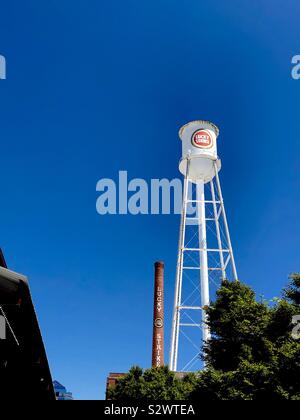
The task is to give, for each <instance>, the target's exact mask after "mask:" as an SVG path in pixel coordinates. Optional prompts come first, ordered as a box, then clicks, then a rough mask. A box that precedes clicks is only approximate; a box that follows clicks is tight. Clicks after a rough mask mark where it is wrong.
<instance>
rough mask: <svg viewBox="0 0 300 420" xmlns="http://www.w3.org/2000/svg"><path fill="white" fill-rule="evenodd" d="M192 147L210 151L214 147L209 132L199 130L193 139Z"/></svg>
mask: <svg viewBox="0 0 300 420" xmlns="http://www.w3.org/2000/svg"><path fill="white" fill-rule="evenodd" d="M192 145H193V146H195V147H199V148H200V149H208V148H209V147H211V146H212V138H211V136H210V134H209V132H208V131H206V130H197V131H196V132H195V133H194V134H193V137H192Z"/></svg>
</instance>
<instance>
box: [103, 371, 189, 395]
mask: <svg viewBox="0 0 300 420" xmlns="http://www.w3.org/2000/svg"><path fill="white" fill-rule="evenodd" d="M195 384H196V378H195V375H194V374H189V375H186V376H185V377H183V378H179V377H178V376H177V375H175V373H174V372H171V371H170V370H169V368H168V367H167V366H163V367H160V368H151V369H146V370H145V371H143V370H142V369H141V368H139V367H132V368H131V369H130V371H129V373H128V374H127V375H125V376H124V377H123V378H121V379H120V380H119V381H118V383H117V385H116V387H115V388H111V389H110V390H109V392H108V398H110V399H112V400H120V399H135V400H181V399H187V398H188V396H189V395H190V393H191V391H192V390H193V389H194V387H195Z"/></svg>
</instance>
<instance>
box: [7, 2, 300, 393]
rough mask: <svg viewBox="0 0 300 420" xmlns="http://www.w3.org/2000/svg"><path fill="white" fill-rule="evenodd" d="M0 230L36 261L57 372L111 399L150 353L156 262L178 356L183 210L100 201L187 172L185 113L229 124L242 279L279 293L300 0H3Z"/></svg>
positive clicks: (28, 268) (294, 142)
mask: <svg viewBox="0 0 300 420" xmlns="http://www.w3.org/2000/svg"><path fill="white" fill-rule="evenodd" d="M0 13H1V24H0V54H2V55H4V56H5V57H6V60H7V80H0V121H1V124H0V139H1V165H0V177H1V181H2V182H1V206H0V215H1V218H0V221H1V225H0V243H1V246H2V247H3V249H4V252H5V255H6V258H7V261H8V264H9V267H10V268H11V269H12V270H15V271H18V272H22V273H24V274H27V275H28V277H29V280H30V285H31V288H32V294H33V298H34V302H35V305H36V309H37V312H38V317H39V321H40V325H41V328H42V332H43V337H44V341H45V345H46V349H47V354H48V358H49V363H50V366H51V371H52V374H53V377H54V378H55V379H57V380H59V381H61V382H62V383H63V384H64V385H65V386H66V387H67V388H68V389H69V390H70V391H72V392H73V393H74V396H75V398H81V399H102V398H104V390H105V381H106V376H107V374H108V372H109V371H115V372H123V371H126V370H127V369H129V367H130V366H131V365H133V364H139V365H141V366H143V367H147V366H149V365H150V362H151V334H152V293H153V282H152V280H153V262H154V261H155V260H157V259H159V260H164V261H165V263H166V310H167V314H166V316H167V325H166V341H167V349H166V355H167V354H168V348H169V336H170V315H171V309H172V302H173V289H174V279H175V266H176V255H177V244H178V229H179V216H175V215H171V216H166V215H165V216H163V215H161V216H146V215H143V216H129V215H128V216H100V215H98V214H97V212H96V208H95V204H96V199H97V197H98V193H97V192H96V183H97V181H98V180H99V179H100V178H103V177H107V178H113V179H116V180H117V178H118V171H119V170H127V171H128V176H129V178H134V177H139V178H144V179H146V180H147V181H149V180H150V179H151V178H164V177H166V178H169V179H172V178H174V177H178V176H179V173H178V166H177V165H178V160H179V158H180V153H181V150H180V147H181V144H180V140H179V139H178V136H177V132H178V129H179V127H180V126H181V125H183V124H184V123H186V122H188V121H190V120H193V119H208V120H211V121H213V122H214V123H215V124H217V125H218V126H219V127H220V137H219V154H220V156H221V157H222V162H223V168H222V172H221V175H220V176H221V181H222V186H223V193H224V198H225V204H226V209H227V213H228V218H229V225H230V230H231V235H232V241H233V246H234V250H235V256H236V262H237V266H238V272H239V277H240V279H241V280H243V281H245V282H247V283H249V284H250V285H251V286H252V287H254V288H255V290H256V292H257V294H258V295H264V296H265V297H266V298H267V299H271V298H273V297H274V296H276V295H278V294H279V293H280V290H281V289H282V287H283V286H284V285H285V284H286V282H287V277H288V275H289V273H290V272H292V271H297V270H300V260H299V236H300V226H299V214H300V200H299V187H300V182H299V152H300V146H299V134H300V119H299V104H300V80H294V79H292V77H291V69H292V64H291V58H292V56H293V55H295V54H300V43H299V39H300V26H299V14H300V5H299V2H298V1H297V0H294V1H292V0H286V1H284V3H283V2H282V1H280V0H262V1H259V2H253V1H252V0H230V1H223V0H219V1H218V0H216V1H208V0H201V1H200V0H189V1H174V0H151V1H149V0H144V1H138V0H127V1H121V0H118V1H117V0H110V1H108V0H107V1H103V0H102V1H101V0H89V1H83V0H77V1H71V0H49V1H47V2H45V1H43V2H42V1H39V0H27V1H16V0H11V1H3V0H2V1H1V12H0Z"/></svg>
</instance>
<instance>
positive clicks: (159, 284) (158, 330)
mask: <svg viewBox="0 0 300 420" xmlns="http://www.w3.org/2000/svg"><path fill="white" fill-rule="evenodd" d="M154 267H155V279H154V310H153V341H152V367H160V366H163V365H164V263H163V262H161V261H159V262H156V263H155V264H154Z"/></svg>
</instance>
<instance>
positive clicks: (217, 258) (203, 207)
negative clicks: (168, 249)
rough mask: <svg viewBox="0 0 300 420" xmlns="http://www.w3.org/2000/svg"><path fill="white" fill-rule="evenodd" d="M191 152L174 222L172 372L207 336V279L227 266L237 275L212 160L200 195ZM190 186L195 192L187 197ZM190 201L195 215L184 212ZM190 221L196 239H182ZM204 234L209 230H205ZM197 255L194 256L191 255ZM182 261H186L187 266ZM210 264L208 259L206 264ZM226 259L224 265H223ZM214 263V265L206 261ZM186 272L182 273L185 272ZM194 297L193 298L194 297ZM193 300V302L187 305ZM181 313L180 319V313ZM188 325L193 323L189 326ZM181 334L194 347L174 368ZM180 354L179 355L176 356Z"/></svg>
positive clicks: (187, 366) (188, 364)
mask: <svg viewBox="0 0 300 420" xmlns="http://www.w3.org/2000/svg"><path fill="white" fill-rule="evenodd" d="M192 159H193V157H189V158H187V164H186V174H185V179H184V189H183V203H182V213H181V223H180V234H179V245H178V259H177V270H176V286H175V299H174V310H173V320H172V335H171V348H170V369H171V370H172V371H177V370H180V371H189V370H192V368H193V366H194V365H195V364H196V362H197V361H199V359H200V354H201V347H202V344H203V343H205V342H207V341H208V340H209V339H210V332H209V328H208V325H207V322H206V312H205V307H206V306H207V305H209V303H210V299H209V286H210V283H211V282H214V283H215V284H216V282H215V280H214V279H216V277H214V276H215V275H216V274H215V273H219V274H218V275H217V280H219V279H225V278H230V276H228V275H227V273H228V271H229V268H231V278H232V279H233V280H237V271H236V265H235V261H234V256H233V251H232V244H231V239H230V234H229V229H228V223H227V217H226V212H225V207H224V201H223V196H222V191H221V185H220V180H219V176H218V167H217V163H216V161H214V162H213V166H214V178H213V179H212V180H211V181H209V182H208V183H206V188H207V187H209V195H210V197H209V198H207V199H206V197H205V183H204V181H203V180H197V181H196V182H195V181H191V180H190V178H189V168H190V163H191V160H192ZM193 186H195V187H194V188H195V194H194V195H195V197H196V199H193V190H192V188H193ZM192 204H195V208H194V210H195V213H196V217H195V216H194V217H189V210H190V209H189V206H191V205H192ZM191 225H196V227H197V234H195V233H194V236H193V237H195V235H196V236H197V238H196V244H191V239H189V240H187V233H186V232H187V228H188V227H189V226H191ZM208 233H209V235H208ZM212 234H213V236H214V238H215V242H214V243H213V244H212V245H210V243H209V242H210V237H211V236H212ZM196 254H198V255H196ZM187 261H191V262H192V264H188V265H187ZM212 263H213V264H212ZM229 263H230V264H229ZM212 265H214V266H212ZM191 271H192V272H197V273H198V276H196V278H197V281H196V282H195V280H191V282H192V285H193V289H192V290H191V291H190V290H189V293H188V296H185V295H184V290H185V286H186V284H185V282H187V281H188V280H187V279H189V276H188V274H187V273H188V272H191ZM185 273H186V274H185ZM197 298H199V299H198V300H197ZM195 299H196V300H197V304H193V302H195ZM183 317H184V318H183ZM192 327H193V328H192ZM195 329H196V330H197V331H198V333H199V334H197V337H198V338H196V339H195V335H190V334H189V331H190V330H193V333H194V332H195ZM182 336H183V337H185V339H187V341H188V344H189V345H190V346H191V348H192V349H195V351H196V352H194V354H193V355H192V356H191V357H189V358H188V359H186V360H185V362H184V364H182V360H180V368H179V369H178V364H179V363H178V356H179V344H180V343H179V342H180V340H181V337H182ZM182 359H184V357H183V358H182Z"/></svg>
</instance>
